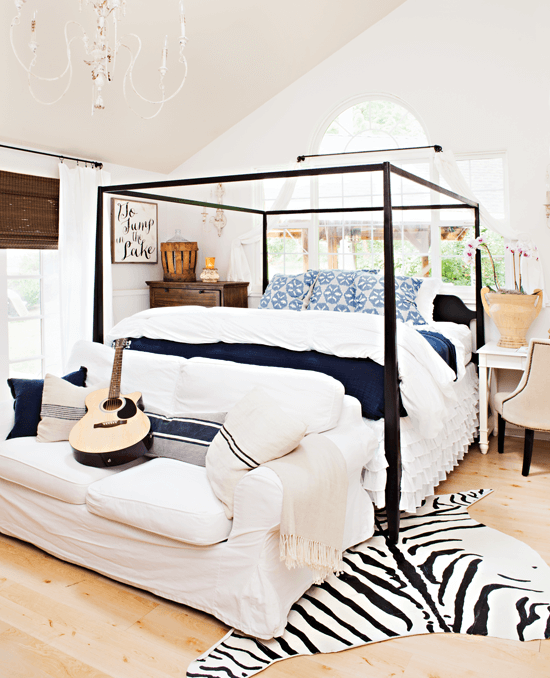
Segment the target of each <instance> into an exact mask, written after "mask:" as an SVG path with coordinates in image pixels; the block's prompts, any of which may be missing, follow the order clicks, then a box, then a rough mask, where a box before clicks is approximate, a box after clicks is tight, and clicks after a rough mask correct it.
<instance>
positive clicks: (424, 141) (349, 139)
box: [318, 99, 429, 153]
mask: <svg viewBox="0 0 550 678" xmlns="http://www.w3.org/2000/svg"><path fill="white" fill-rule="evenodd" d="M428 144H429V141H428V138H427V136H426V132H425V131H424V128H423V127H422V125H421V124H420V122H419V121H418V119H417V118H416V117H415V116H414V115H413V114H412V113H411V112H410V111H409V110H408V109H406V108H405V107H404V106H402V105H401V104H398V103H396V102H394V101H391V100H386V99H369V100H368V101H363V102H361V103H359V104H355V105H354V106H350V107H349V108H346V110H345V111H343V112H342V113H340V114H339V115H338V116H337V117H336V118H335V119H334V120H333V121H332V122H331V123H330V125H329V126H328V128H327V130H326V131H325V134H324V136H323V138H322V140H321V143H320V145H319V151H318V152H319V153H349V152H353V151H376V150H384V149H388V148H391V149H393V148H410V147H413V146H427V145H428Z"/></svg>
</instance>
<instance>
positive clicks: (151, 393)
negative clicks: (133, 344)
mask: <svg viewBox="0 0 550 678" xmlns="http://www.w3.org/2000/svg"><path fill="white" fill-rule="evenodd" d="M114 357H115V351H114V349H112V348H109V347H108V346H104V345H103V344H98V343H95V342H91V341H77V342H76V344H75V345H74V346H73V349H72V351H71V354H70V356H69V365H76V364H78V367H80V365H84V366H85V367H87V368H88V376H87V379H86V384H87V386H90V387H93V388H94V390H97V389H99V388H104V387H106V386H109V383H110V380H111V372H112V369H113V360H114ZM185 362H186V359H185V358H179V357H178V356H169V355H159V354H156V353H145V352H143V351H124V354H123V357H122V378H121V383H120V391H121V393H122V395H124V394H126V393H134V392H135V391H139V392H140V393H141V394H142V395H143V404H144V405H145V409H146V410H151V411H155V412H165V413H166V414H174V395H175V392H176V387H177V381H178V378H179V375H180V367H181V365H182V364H183V363H185ZM195 411H196V410H195ZM203 411H204V412H212V411H213V410H211V409H207V410H203Z"/></svg>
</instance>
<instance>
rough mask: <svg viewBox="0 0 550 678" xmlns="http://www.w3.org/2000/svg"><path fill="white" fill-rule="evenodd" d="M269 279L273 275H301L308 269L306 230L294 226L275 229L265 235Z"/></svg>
mask: <svg viewBox="0 0 550 678" xmlns="http://www.w3.org/2000/svg"><path fill="white" fill-rule="evenodd" d="M267 255H268V266H269V277H270V278H271V277H272V276H273V275H274V274H275V273H287V274H296V273H303V272H304V271H307V269H308V268H309V254H308V230H307V228H300V227H296V226H289V227H288V228H283V227H280V228H275V229H272V230H271V231H269V232H268V234H267Z"/></svg>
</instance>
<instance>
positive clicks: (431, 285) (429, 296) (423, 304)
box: [416, 278, 442, 324]
mask: <svg viewBox="0 0 550 678" xmlns="http://www.w3.org/2000/svg"><path fill="white" fill-rule="evenodd" d="M441 285H442V281H441V280H439V279H438V278H424V279H423V282H422V287H421V288H420V289H419V290H418V295H417V297H416V307H417V308H418V311H419V313H420V315H421V316H422V317H423V318H424V320H425V321H426V322H427V323H429V324H431V323H432V322H433V319H434V299H435V297H436V295H437V294H439V290H440V289H441Z"/></svg>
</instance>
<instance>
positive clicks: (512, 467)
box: [0, 438, 550, 678]
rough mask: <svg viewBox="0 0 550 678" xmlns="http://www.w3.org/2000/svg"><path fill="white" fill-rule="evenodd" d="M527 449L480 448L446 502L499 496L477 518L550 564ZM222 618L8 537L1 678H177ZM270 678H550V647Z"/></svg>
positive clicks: (538, 479)
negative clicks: (483, 492)
mask: <svg viewBox="0 0 550 678" xmlns="http://www.w3.org/2000/svg"><path fill="white" fill-rule="evenodd" d="M521 459H522V441H521V440H519V439H516V438H507V441H506V450H505V453H504V454H503V455H499V454H497V450H496V440H495V439H492V441H491V447H490V452H489V454H488V455H487V456H482V455H481V454H480V453H479V451H478V449H477V447H476V446H472V449H471V450H470V453H469V454H468V455H467V456H466V458H465V459H464V461H463V462H462V463H461V464H460V466H459V468H457V469H456V470H455V471H454V472H453V473H452V474H451V476H450V477H449V479H448V480H447V481H446V482H444V483H442V484H441V485H440V486H439V488H438V493H439V494H444V493H448V492H452V491H455V490H468V489H476V488H480V487H490V488H493V489H494V490H495V492H494V493H493V494H491V495H489V496H488V497H486V498H484V499H483V500H481V501H480V502H479V503H477V504H476V505H475V506H473V507H472V508H471V509H470V513H471V515H472V517H474V518H475V519H477V520H479V521H480V522H483V523H485V524H487V525H490V526H491V527H494V528H497V529H499V530H501V531H502V532H506V533H507V534H510V535H512V536H514V537H516V538H517V539H520V540H522V541H524V542H526V543H527V544H529V545H530V546H532V547H533V548H535V549H536V550H537V551H538V552H539V553H540V554H541V555H542V557H543V558H544V559H545V560H546V562H548V563H550V538H549V537H550V443H546V442H542V443H541V442H538V441H537V442H536V444H535V450H534V454H533V464H532V468H531V474H530V476H529V477H528V478H523V476H522V475H521ZM226 630H227V629H226V627H225V626H224V625H223V624H221V623H220V622H218V621H216V620H215V619H213V618H212V617H210V616H208V615H206V614H203V613H201V612H196V611H195V610H192V609H190V608H187V607H185V606H182V605H176V604H174V603H171V602H168V601H166V600H163V599H160V598H157V597H155V596H153V595H150V594H148V593H145V592H143V591H139V590H137V589H133V588H131V587H129V586H125V585H122V584H118V583H116V582H113V581H111V580H109V579H106V578H105V577H102V576H100V575H97V574H95V573H93V572H90V571H88V570H85V569H82V568H80V567H76V566H74V565H69V564H67V563H64V562H62V561H60V560H57V559H56V558H53V557H51V556H49V555H47V554H45V553H43V552H42V551H40V550H38V549H36V548H34V547H33V546H30V545H28V544H25V543H24V542H20V541H18V540H16V539H11V538H9V537H4V536H2V535H0V677H1V678H77V677H78V678H80V677H82V678H107V677H111V678H167V677H168V676H185V672H186V669H187V666H188V664H189V662H190V661H191V660H192V659H193V658H194V657H196V656H198V655H199V654H201V653H202V652H204V651H205V650H206V649H207V648H208V647H209V646H210V645H212V644H213V643H214V642H215V641H216V640H217V639H218V638H220V637H222V636H223V635H224V634H225V633H226ZM262 675H263V676H265V678H284V677H287V676H307V677H310V676H311V677H312V678H317V677H321V676H323V677H324V676H331V677H334V678H336V677H339V676H341V677H342V678H344V677H349V678H351V677H352V676H357V677H359V676H361V677H369V678H370V677H372V678H390V677H393V676H403V677H405V678H455V677H456V678H482V677H483V678H518V677H521V678H548V677H549V676H550V640H548V641H532V642H529V643H520V642H514V641H503V640H496V639H491V638H479V637H470V636H459V635H444V634H438V635H432V636H416V637H409V638H399V639H395V640H390V641H386V642H384V643H378V644H374V645H369V646H366V647H360V648H356V649H354V650H347V651H346V652H342V653H338V654H331V655H317V656H315V657H297V658H295V659H291V660H288V661H284V662H281V663H280V664H276V665H274V666H272V667H271V668H269V669H267V670H266V671H265V672H264V673H263V674H262Z"/></svg>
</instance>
